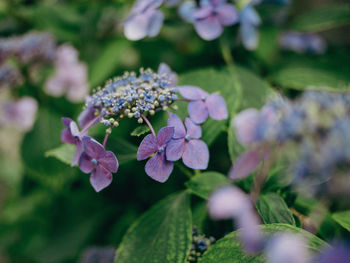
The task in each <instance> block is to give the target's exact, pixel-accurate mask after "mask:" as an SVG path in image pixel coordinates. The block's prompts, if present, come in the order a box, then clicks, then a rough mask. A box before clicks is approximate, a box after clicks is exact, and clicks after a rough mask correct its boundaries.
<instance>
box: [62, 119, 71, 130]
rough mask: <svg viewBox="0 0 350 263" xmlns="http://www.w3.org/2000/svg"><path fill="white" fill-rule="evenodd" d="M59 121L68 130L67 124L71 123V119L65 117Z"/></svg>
mask: <svg viewBox="0 0 350 263" xmlns="http://www.w3.org/2000/svg"><path fill="white" fill-rule="evenodd" d="M61 120H62V123H63V125H64V126H66V127H67V128H69V124H70V123H71V122H72V121H73V120H72V119H71V118H66V117H63V118H61Z"/></svg>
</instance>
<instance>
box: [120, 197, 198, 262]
mask: <svg viewBox="0 0 350 263" xmlns="http://www.w3.org/2000/svg"><path fill="white" fill-rule="evenodd" d="M191 241H192V219H191V211H190V204H189V195H188V194H187V193H186V192H181V193H178V194H175V195H171V196H170V197H168V198H166V199H164V200H162V201H160V202H158V203H157V204H155V205H154V206H153V207H151V208H150V209H149V210H148V211H147V212H146V213H144V214H143V215H142V216H141V217H140V218H139V220H137V221H136V222H135V223H134V224H133V225H132V226H131V227H130V228H129V230H128V231H127V233H126V234H125V236H124V238H123V240H122V242H121V244H120V245H119V247H118V249H117V253H116V257H115V262H116V263H124V262H126V263H134V262H135V263H143V262H144V263H163V262H172V263H183V262H184V261H185V259H186V256H187V254H188V253H189V250H190V246H191Z"/></svg>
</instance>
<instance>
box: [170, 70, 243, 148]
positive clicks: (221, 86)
mask: <svg viewBox="0 0 350 263" xmlns="http://www.w3.org/2000/svg"><path fill="white" fill-rule="evenodd" d="M234 78H235V76H233V74H232V72H231V71H230V70H228V69H227V68H226V69H224V70H216V69H213V68H206V69H199V70H194V71H191V72H187V73H185V74H182V75H180V76H179V85H194V86H198V87H200V88H201V89H203V90H205V91H207V92H209V93H214V92H217V93H219V94H220V95H221V96H223V97H224V98H225V101H226V105H227V107H228V111H229V113H231V112H234V111H235V110H236V109H237V107H238V105H239V102H240V95H239V94H240V93H239V90H238V89H239V87H238V86H237V85H236V84H235V79H234ZM177 105H178V106H179V110H178V114H179V116H180V117H182V118H185V117H186V116H188V114H187V103H184V102H178V103H177ZM226 123H227V121H226V120H223V121H215V120H213V119H211V118H209V119H208V120H207V121H206V122H205V123H204V124H203V126H202V131H203V136H202V139H203V140H204V141H205V142H206V143H207V144H208V145H210V144H212V143H213V142H214V140H215V139H216V137H217V136H218V135H219V134H220V132H222V131H224V130H225V127H226Z"/></svg>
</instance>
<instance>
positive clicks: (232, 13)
mask: <svg viewBox="0 0 350 263" xmlns="http://www.w3.org/2000/svg"><path fill="white" fill-rule="evenodd" d="M216 13H217V17H218V19H219V21H220V23H221V25H224V26H231V25H233V24H235V23H237V21H238V12H237V10H236V8H235V7H234V6H233V5H231V4H224V5H222V6H220V7H219V8H218V9H217V10H216Z"/></svg>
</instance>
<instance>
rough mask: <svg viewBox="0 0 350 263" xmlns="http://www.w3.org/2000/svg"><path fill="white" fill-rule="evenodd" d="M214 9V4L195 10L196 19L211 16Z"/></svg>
mask: <svg viewBox="0 0 350 263" xmlns="http://www.w3.org/2000/svg"><path fill="white" fill-rule="evenodd" d="M213 11H214V8H213V7H212V6H205V7H202V8H199V9H197V10H196V11H194V12H193V17H194V18H196V19H204V18H206V17H208V16H210V15H211V14H212V13H213Z"/></svg>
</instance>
